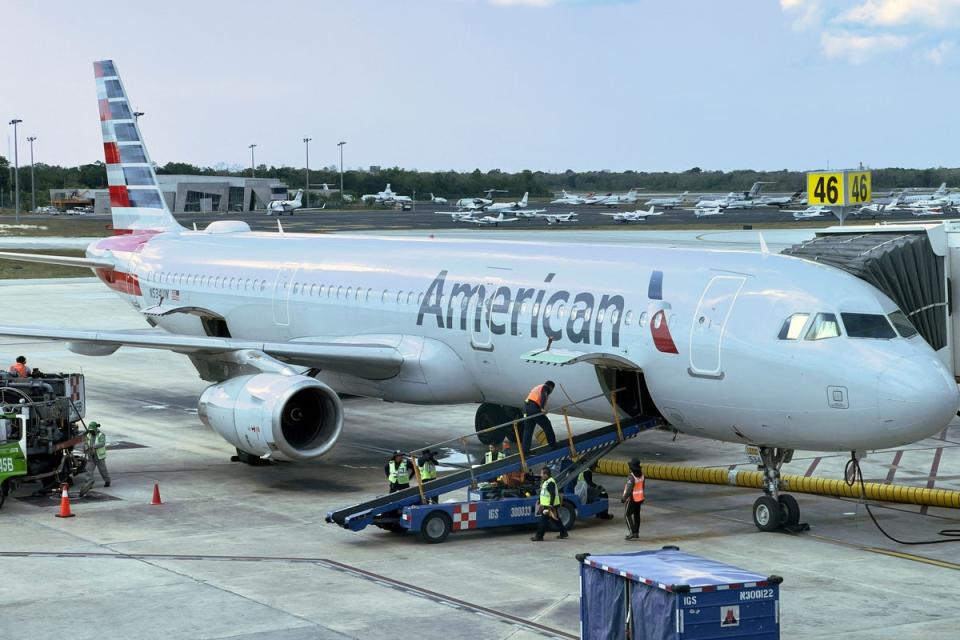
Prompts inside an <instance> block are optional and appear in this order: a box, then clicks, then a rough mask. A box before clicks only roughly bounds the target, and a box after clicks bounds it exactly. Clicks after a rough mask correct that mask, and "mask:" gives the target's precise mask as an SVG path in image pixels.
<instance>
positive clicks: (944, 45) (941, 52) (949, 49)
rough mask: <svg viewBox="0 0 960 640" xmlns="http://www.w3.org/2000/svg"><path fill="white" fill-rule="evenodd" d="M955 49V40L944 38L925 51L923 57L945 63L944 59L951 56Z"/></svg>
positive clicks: (933, 61) (930, 60)
mask: <svg viewBox="0 0 960 640" xmlns="http://www.w3.org/2000/svg"><path fill="white" fill-rule="evenodd" d="M954 49H956V43H955V42H954V41H953V40H944V41H943V42H940V43H939V44H937V46H935V47H933V48H932V49H928V50H926V51H924V52H923V57H924V59H926V60H928V61H929V62H932V63H933V64H938V65H939V64H943V62H944V60H946V59H948V58H949V57H950V56H951V54H952V53H953V51H954Z"/></svg>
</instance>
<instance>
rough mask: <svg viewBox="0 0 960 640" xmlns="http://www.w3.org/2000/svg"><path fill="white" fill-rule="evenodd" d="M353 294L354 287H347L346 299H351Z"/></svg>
mask: <svg viewBox="0 0 960 640" xmlns="http://www.w3.org/2000/svg"><path fill="white" fill-rule="evenodd" d="M352 294H353V287H347V295H345V296H344V297H343V299H344V300H349V299H350V296H351V295H352Z"/></svg>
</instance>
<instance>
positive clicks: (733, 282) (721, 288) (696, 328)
mask: <svg viewBox="0 0 960 640" xmlns="http://www.w3.org/2000/svg"><path fill="white" fill-rule="evenodd" d="M744 282H746V277H744V276H739V275H722V276H720V275H718V276H714V277H713V279H712V280H710V282H709V284H707V287H706V289H704V291H703V295H702V296H700V302H699V303H698V304H697V310H696V311H695V312H694V314H693V323H692V325H691V327H690V369H689V373H690V375H693V376H698V377H707V378H722V377H723V362H722V359H721V354H722V350H723V332H724V327H725V326H726V323H727V319H728V318H729V317H730V312H731V311H732V310H733V304H734V302H736V299H737V295H738V294H739V293H740V289H741V288H742V287H743V283H744Z"/></svg>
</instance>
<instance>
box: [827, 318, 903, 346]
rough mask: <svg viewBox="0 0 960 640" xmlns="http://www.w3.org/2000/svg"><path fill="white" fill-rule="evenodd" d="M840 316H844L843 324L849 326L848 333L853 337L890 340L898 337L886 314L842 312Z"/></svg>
mask: <svg viewBox="0 0 960 640" xmlns="http://www.w3.org/2000/svg"><path fill="white" fill-rule="evenodd" d="M840 317H841V318H843V326H844V327H846V328H847V335H848V336H850V337H851V338H876V339H879V340H889V339H891V338H896V337H897V334H896V333H894V331H893V327H891V326H890V323H889V322H887V318H886V316H882V315H879V314H873V313H841V314H840Z"/></svg>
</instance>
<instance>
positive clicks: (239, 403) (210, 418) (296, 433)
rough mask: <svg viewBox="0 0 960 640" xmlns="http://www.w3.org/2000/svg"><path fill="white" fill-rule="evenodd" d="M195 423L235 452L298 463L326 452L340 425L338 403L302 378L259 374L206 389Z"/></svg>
mask: <svg viewBox="0 0 960 640" xmlns="http://www.w3.org/2000/svg"><path fill="white" fill-rule="evenodd" d="M197 411H198V414H199V416H200V420H202V421H203V423H204V424H205V425H207V426H208V427H210V428H211V429H213V430H214V431H216V432H217V433H218V434H220V436H222V437H223V438H224V439H225V440H226V441H227V442H229V443H230V444H232V445H233V446H235V447H236V448H237V449H239V450H241V451H245V452H247V453H250V454H253V455H256V456H264V455H267V454H269V457H270V458H273V459H275V460H290V461H297V462H302V461H305V460H313V459H316V458H319V457H320V456H322V455H323V454H325V453H327V452H328V451H330V449H331V448H333V445H334V443H336V441H337V438H339V437H340V430H341V428H342V427H343V405H341V404H340V398H338V397H337V394H336V393H335V392H334V391H333V389H331V388H330V387H328V386H327V385H325V384H324V383H322V382H320V381H319V380H316V379H314V378H310V377H308V376H286V375H280V374H276V373H260V374H256V375H248V376H239V377H237V378H231V379H230V380H227V381H226V382H222V383H220V384H215V385H211V386H209V387H207V388H206V390H205V391H204V392H203V394H202V395H201V396H200V403H199V405H198V408H197Z"/></svg>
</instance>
